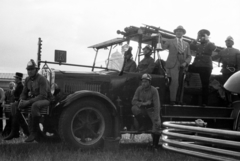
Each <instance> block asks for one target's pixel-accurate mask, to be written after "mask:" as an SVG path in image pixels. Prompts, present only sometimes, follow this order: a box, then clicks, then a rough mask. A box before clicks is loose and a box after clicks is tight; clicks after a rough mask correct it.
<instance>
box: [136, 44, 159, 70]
mask: <svg viewBox="0 0 240 161" xmlns="http://www.w3.org/2000/svg"><path fill="white" fill-rule="evenodd" d="M143 55H144V58H143V60H141V61H140V62H139V64H138V67H137V71H138V72H139V73H142V74H143V73H148V74H152V72H153V69H154V67H155V64H154V59H153V58H152V57H151V55H152V47H151V46H150V45H147V46H145V47H144V48H143Z"/></svg>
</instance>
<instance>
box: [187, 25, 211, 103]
mask: <svg viewBox="0 0 240 161" xmlns="http://www.w3.org/2000/svg"><path fill="white" fill-rule="evenodd" d="M209 35H210V32H209V31H208V30H206V29H202V30H200V31H199V32H198V37H197V40H198V41H200V44H198V43H197V40H195V41H193V42H192V43H191V44H190V48H191V49H192V50H194V51H196V57H195V59H194V62H193V63H192V65H190V66H189V68H188V71H189V72H192V73H198V74H199V75H200V78H201V83H202V106H206V105H207V104H208V93H209V81H210V76H211V73H212V68H213V67H212V52H213V51H214V50H215V49H216V46H215V44H214V43H211V42H210V41H209Z"/></svg>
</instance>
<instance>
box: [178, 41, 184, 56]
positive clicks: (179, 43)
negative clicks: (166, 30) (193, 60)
mask: <svg viewBox="0 0 240 161" xmlns="http://www.w3.org/2000/svg"><path fill="white" fill-rule="evenodd" d="M178 52H179V53H183V47H182V43H181V40H180V39H178Z"/></svg>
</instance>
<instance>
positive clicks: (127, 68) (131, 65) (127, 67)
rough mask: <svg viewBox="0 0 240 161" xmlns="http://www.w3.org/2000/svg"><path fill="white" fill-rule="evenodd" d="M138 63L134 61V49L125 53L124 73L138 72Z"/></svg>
mask: <svg viewBox="0 0 240 161" xmlns="http://www.w3.org/2000/svg"><path fill="white" fill-rule="evenodd" d="M136 66H137V65H136V63H135V61H134V60H132V47H129V48H128V50H127V51H126V52H125V53H124V69H123V71H124V72H136Z"/></svg>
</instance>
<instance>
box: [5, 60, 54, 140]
mask: <svg viewBox="0 0 240 161" xmlns="http://www.w3.org/2000/svg"><path fill="white" fill-rule="evenodd" d="M26 69H27V73H28V77H27V78H26V79H25V82H24V88H23V91H22V94H21V95H20V102H19V104H18V106H16V107H17V109H15V111H16V113H20V110H21V109H24V108H27V107H29V106H31V115H30V118H29V124H28V125H29V132H30V135H29V136H28V138H27V139H26V140H25V142H33V141H34V140H36V138H37V134H38V130H39V119H40V116H41V115H40V109H41V108H43V107H45V106H48V105H49V104H50V98H51V92H50V85H49V82H48V81H47V79H46V78H45V77H44V76H42V75H40V74H39V73H38V69H39V68H38V66H37V64H36V63H35V62H34V61H33V60H32V59H31V60H30V61H29V62H28V64H27V68H26ZM16 123H17V122H15V124H16ZM13 125H14V124H13ZM15 133H16V130H15V126H12V132H11V134H10V136H9V137H8V138H7V139H6V140H9V138H10V139H12V138H14V135H15Z"/></svg>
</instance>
